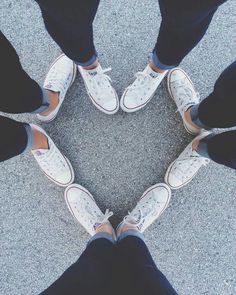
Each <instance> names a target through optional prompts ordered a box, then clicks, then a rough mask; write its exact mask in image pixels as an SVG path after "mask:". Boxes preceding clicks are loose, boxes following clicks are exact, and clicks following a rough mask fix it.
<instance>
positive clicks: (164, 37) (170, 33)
mask: <svg viewBox="0 0 236 295" xmlns="http://www.w3.org/2000/svg"><path fill="white" fill-rule="evenodd" d="M225 1H226V0H198V1H190V0H178V1H173V0H159V5H160V10H161V15H162V22H161V27H160V31H159V35H158V38H157V43H156V46H155V51H156V54H157V56H158V58H159V60H160V62H161V63H163V64H165V65H169V66H177V65H178V64H179V63H180V62H181V61H182V59H183V58H184V57H185V56H186V55H187V54H188V53H189V52H190V51H191V50H192V49H193V48H194V47H195V46H196V45H197V44H198V42H199V41H200V40H201V39H202V37H203V36H204V35H205V32H206V30H207V29H208V26H209V25H210V23H211V20H212V17H213V15H214V13H215V12H216V10H217V8H218V6H219V5H220V4H222V3H223V2H225Z"/></svg>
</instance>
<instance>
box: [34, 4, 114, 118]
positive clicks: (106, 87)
mask: <svg viewBox="0 0 236 295" xmlns="http://www.w3.org/2000/svg"><path fill="white" fill-rule="evenodd" d="M36 1H37V2H38V4H39V6H40V8H41V11H42V16H43V19H44V22H45V26H46V29H47V30H48V32H49V34H50V35H51V37H52V38H53V39H54V40H55V41H56V42H57V44H58V45H59V46H60V47H61V49H62V51H63V52H64V53H65V54H66V55H67V56H68V57H69V58H70V59H72V60H73V61H74V62H75V63H76V64H77V65H78V69H79V72H80V74H81V76H82V78H83V80H84V83H85V85H86V90H87V92H88V95H89V98H90V99H91V101H92V103H93V104H94V105H95V106H96V107H97V108H98V109H99V110H100V111H102V112H104V113H106V114H108V115H112V114H115V113H116V112H117V111H118V109H119V100H118V96H117V93H116V91H115V89H114V88H113V87H112V85H111V79H110V78H109V77H108V76H107V75H106V74H105V73H106V72H107V70H103V69H102V67H101V65H100V63H99V62H98V59H97V53H96V50H95V46H94V41H93V20H94V18H95V15H96V13H97V9H98V6H99V2H100V0H88V1H80V0H79V1H78V0H69V1H62V0H59V1H58V0H51V1H44V0H36Z"/></svg>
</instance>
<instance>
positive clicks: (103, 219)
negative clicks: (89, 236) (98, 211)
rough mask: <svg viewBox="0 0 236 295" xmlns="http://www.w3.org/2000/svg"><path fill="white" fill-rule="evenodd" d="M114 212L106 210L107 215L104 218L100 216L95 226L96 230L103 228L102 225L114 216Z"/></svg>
mask: <svg viewBox="0 0 236 295" xmlns="http://www.w3.org/2000/svg"><path fill="white" fill-rule="evenodd" d="M113 214H114V213H113V212H112V211H110V210H109V209H106V211H105V214H104V215H103V216H100V217H99V218H98V219H97V222H96V223H95V224H94V226H93V227H94V229H96V228H98V227H99V226H101V225H102V224H104V223H106V222H108V219H109V218H110V217H111V216H113Z"/></svg>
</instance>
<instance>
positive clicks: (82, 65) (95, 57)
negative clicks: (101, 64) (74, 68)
mask: <svg viewBox="0 0 236 295" xmlns="http://www.w3.org/2000/svg"><path fill="white" fill-rule="evenodd" d="M96 59H97V54H94V55H93V56H92V57H91V58H90V59H89V60H88V61H86V62H80V61H74V62H75V63H76V64H77V65H79V66H81V67H88V66H90V65H91V64H93V63H94V62H95V61H96Z"/></svg>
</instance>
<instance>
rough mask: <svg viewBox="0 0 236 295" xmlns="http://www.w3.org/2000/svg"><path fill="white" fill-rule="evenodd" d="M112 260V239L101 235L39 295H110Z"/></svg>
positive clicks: (112, 277) (114, 256) (108, 235)
mask: <svg viewBox="0 0 236 295" xmlns="http://www.w3.org/2000/svg"><path fill="white" fill-rule="evenodd" d="M115 258H116V251H115V247H114V243H113V241H112V236H111V235H110V234H109V233H106V232H103V233H102V232H100V233H98V234H96V235H95V236H94V237H93V241H91V242H90V243H89V244H88V246H87V248H86V250H85V251H84V252H83V254H82V255H81V256H80V258H79V259H78V261H77V262H76V263H74V264H73V265H72V266H71V267H69V268H68V269H67V270H66V271H65V272H64V273H63V275H62V276H61V277H60V278H59V279H58V280H57V281H55V282H54V283H53V284H52V285H51V286H50V287H49V288H48V289H47V290H45V291H44V292H42V293H41V295H54V294H55V295H68V294H70V295H78V294H87V295H94V294H104V295H106V294H107V295H110V294H113V292H112V291H113V288H114V286H115V285H114V274H113V269H114V266H115Z"/></svg>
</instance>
